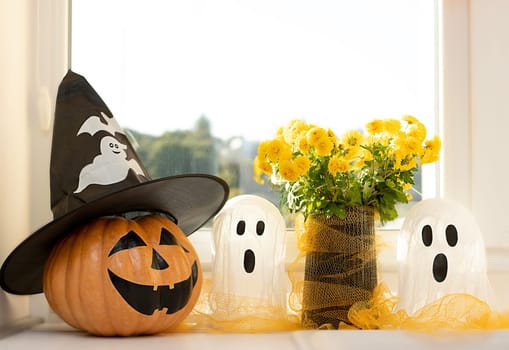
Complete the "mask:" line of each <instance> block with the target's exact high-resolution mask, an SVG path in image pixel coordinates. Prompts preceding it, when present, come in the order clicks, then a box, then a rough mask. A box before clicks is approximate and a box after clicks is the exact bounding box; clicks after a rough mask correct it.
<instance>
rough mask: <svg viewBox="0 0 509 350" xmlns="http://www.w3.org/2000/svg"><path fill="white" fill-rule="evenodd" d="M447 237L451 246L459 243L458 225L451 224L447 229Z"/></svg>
mask: <svg viewBox="0 0 509 350" xmlns="http://www.w3.org/2000/svg"><path fill="white" fill-rule="evenodd" d="M445 238H446V239H447V243H448V244H449V246H451V247H454V246H455V245H456V244H457V243H458V230H456V226H454V225H449V226H447V228H446V229H445Z"/></svg>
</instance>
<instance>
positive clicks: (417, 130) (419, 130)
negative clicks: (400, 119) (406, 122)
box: [408, 123, 426, 142]
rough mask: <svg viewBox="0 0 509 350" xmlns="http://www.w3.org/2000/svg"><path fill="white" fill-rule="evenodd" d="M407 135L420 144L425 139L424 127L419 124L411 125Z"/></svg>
mask: <svg viewBox="0 0 509 350" xmlns="http://www.w3.org/2000/svg"><path fill="white" fill-rule="evenodd" d="M408 135H409V136H411V137H414V138H416V139H417V140H419V142H422V141H424V139H425V138H426V127H425V126H424V124H421V123H417V124H413V125H412V126H411V127H410V128H409V130H408Z"/></svg>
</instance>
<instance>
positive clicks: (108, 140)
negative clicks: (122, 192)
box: [74, 136, 145, 193]
mask: <svg viewBox="0 0 509 350" xmlns="http://www.w3.org/2000/svg"><path fill="white" fill-rule="evenodd" d="M126 149H127V146H126V145H124V144H123V143H120V142H119V141H118V140H117V139H116V138H114V137H113V136H105V137H103V138H102V139H101V144H100V150H101V154H99V155H97V156H96V157H95V158H94V160H93V161H92V163H90V164H87V165H85V166H84V167H83V169H81V172H80V178H79V184H78V188H77V189H76V190H75V191H74V193H79V192H81V191H83V190H84V189H85V188H87V187H88V186H89V185H92V184H97V185H110V184H114V183H117V182H120V181H122V180H125V178H126V177H127V173H128V172H129V169H132V170H133V171H134V172H135V173H136V174H138V175H145V173H144V172H143V170H142V169H141V167H140V165H139V164H138V162H137V161H136V160H134V159H130V160H127V154H126V152H125V150H126Z"/></svg>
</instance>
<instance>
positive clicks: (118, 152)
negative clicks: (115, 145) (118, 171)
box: [112, 151, 120, 154]
mask: <svg viewBox="0 0 509 350" xmlns="http://www.w3.org/2000/svg"><path fill="white" fill-rule="evenodd" d="M112 152H113V153H115V154H120V151H112Z"/></svg>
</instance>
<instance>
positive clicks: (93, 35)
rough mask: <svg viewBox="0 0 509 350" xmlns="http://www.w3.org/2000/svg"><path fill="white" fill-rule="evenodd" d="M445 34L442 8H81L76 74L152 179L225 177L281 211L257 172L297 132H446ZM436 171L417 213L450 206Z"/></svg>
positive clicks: (104, 1) (153, 1)
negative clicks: (271, 150)
mask: <svg viewBox="0 0 509 350" xmlns="http://www.w3.org/2000/svg"><path fill="white" fill-rule="evenodd" d="M435 29H436V15H435V2H434V1H429V0H385V1H379V0H358V1H335V0H317V1H293V0H258V1H234V0H216V1H205V0H201V1H200V0H186V1H165V0H143V1H141V0H138V1H136V0H131V1H123V0H73V1H72V45H71V47H72V53H71V57H72V59H71V61H72V69H73V70H74V71H76V72H77V73H80V74H82V75H84V76H85V77H86V78H87V79H88V80H89V82H90V83H91V84H92V85H93V86H94V87H95V88H96V90H97V91H98V93H99V94H100V95H101V96H102V97H103V99H104V100H105V101H106V103H107V104H108V106H109V107H110V109H111V110H112V112H113V114H114V115H115V116H116V118H117V120H118V122H119V123H120V124H121V125H122V126H123V127H124V128H127V129H128V130H129V131H130V133H131V135H132V136H133V140H134V146H135V147H136V148H137V151H138V153H139V155H140V157H141V158H142V160H143V162H144V164H145V165H146V167H147V168H148V171H149V173H150V174H151V175H152V177H154V178H157V177H162V176H167V175H173V174H180V173H191V172H205V173H212V174H216V175H219V176H221V177H223V178H224V179H225V180H226V181H227V182H228V183H229V185H230V187H231V195H232V196H234V195H237V194H241V193H253V194H259V195H262V196H264V197H266V198H269V199H271V200H273V202H274V203H275V204H278V194H277V193H274V192H273V191H271V189H270V188H269V187H268V186H267V185H265V186H261V185H259V184H257V183H255V182H254V181H253V172H252V161H253V158H254V157H255V155H256V151H257V146H258V143H259V142H260V141H261V140H263V139H269V138H272V137H273V136H274V134H275V132H276V130H277V129H278V127H280V126H282V125H285V124H287V123H288V122H289V121H290V120H292V119H302V120H305V121H306V122H308V123H313V124H317V125H320V126H323V127H327V128H331V129H332V130H333V131H334V132H335V133H336V134H338V135H339V134H341V133H342V132H344V131H347V130H350V129H356V128H362V127H363V126H364V125H365V124H366V123H367V122H368V121H370V120H372V119H374V118H400V117H401V116H403V115H405V114H411V115H414V116H415V117H417V118H419V119H420V120H421V121H422V122H423V123H424V124H425V125H426V126H427V127H428V130H429V132H430V133H436V132H437V130H436V127H437V123H436V114H437V113H436V110H437V108H436V103H437V102H436V91H437V88H436V85H437V84H436V81H437V79H436V47H435V45H436V44H435ZM427 167H428V169H425V170H424V173H421V172H419V173H418V174H417V176H416V183H417V186H416V189H417V192H416V193H414V201H415V200H419V199H421V198H423V197H434V196H435V195H436V193H437V178H438V177H437V176H436V173H437V171H436V168H435V166H434V165H428V166H427ZM400 211H401V213H402V215H404V212H405V208H401V209H400Z"/></svg>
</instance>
